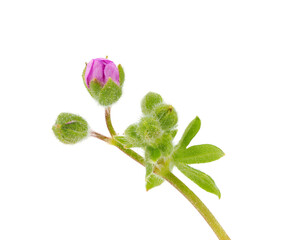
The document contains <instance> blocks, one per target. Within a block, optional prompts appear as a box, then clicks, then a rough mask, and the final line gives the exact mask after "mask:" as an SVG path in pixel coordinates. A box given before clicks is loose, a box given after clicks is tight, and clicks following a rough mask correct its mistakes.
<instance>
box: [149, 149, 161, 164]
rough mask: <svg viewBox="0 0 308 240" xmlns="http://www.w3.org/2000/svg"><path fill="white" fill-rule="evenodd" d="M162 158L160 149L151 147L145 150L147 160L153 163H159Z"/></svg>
mask: <svg viewBox="0 0 308 240" xmlns="http://www.w3.org/2000/svg"><path fill="white" fill-rule="evenodd" d="M160 156H161V152H160V151H159V149H158V148H154V147H151V146H147V147H146V148H145V158H146V159H150V160H152V161H157V159H159V158H160Z"/></svg>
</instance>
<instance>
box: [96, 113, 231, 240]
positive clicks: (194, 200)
mask: <svg viewBox="0 0 308 240" xmlns="http://www.w3.org/2000/svg"><path fill="white" fill-rule="evenodd" d="M105 114H106V115H105V117H106V123H107V127H108V129H109V132H110V134H111V136H114V135H116V133H115V130H114V128H113V126H112V123H111V118H110V108H106V111H105ZM91 135H92V136H93V137H96V138H98V139H100V140H103V141H105V142H107V143H109V144H112V145H114V146H116V147H117V148H118V149H120V150H121V151H122V152H124V153H125V154H126V155H128V156H129V157H131V158H132V159H134V160H135V161H136V162H138V163H139V164H141V165H143V166H145V160H144V158H143V157H142V156H140V155H139V154H138V153H136V152H135V151H133V150H131V149H128V148H125V147H124V146H123V145H122V144H121V143H119V142H117V141H116V140H115V139H113V138H108V137H105V136H103V135H101V134H99V133H96V132H92V133H91ZM155 173H156V174H157V175H160V176H161V177H162V178H164V179H165V180H166V181H168V182H169V183H170V184H171V185H172V186H174V187H175V188H176V189H177V190H178V191H179V192H180V193H182V194H183V196H184V197H186V199H187V200H188V201H189V202H190V203H191V204H192V205H193V206H194V207H195V208H196V209H197V210H198V212H199V213H200V214H201V216H202V217H203V218H204V219H205V221H206V222H207V223H208V224H209V226H210V227H211V228H212V230H213V231H214V233H215V234H216V236H217V237H218V239H219V240H230V238H229V236H228V235H227V233H226V232H225V230H224V229H223V228H222V226H221V225H220V224H219V222H218V221H217V220H216V218H215V217H214V215H213V214H212V213H211V212H210V210H209V209H208V208H207V207H206V206H205V205H204V203H203V202H202V201H201V200H200V199H199V198H198V197H197V195H196V194H195V193H194V192H193V191H191V190H190V189H189V188H188V187H187V186H186V185H185V184H184V183H183V182H182V181H181V180H180V179H178V178H177V177H176V176H175V175H174V174H172V173H171V172H170V171H167V172H164V173H161V172H159V171H155Z"/></svg>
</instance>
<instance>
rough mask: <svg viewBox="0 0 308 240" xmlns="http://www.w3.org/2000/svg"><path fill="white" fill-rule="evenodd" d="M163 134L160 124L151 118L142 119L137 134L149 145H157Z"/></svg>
mask: <svg viewBox="0 0 308 240" xmlns="http://www.w3.org/2000/svg"><path fill="white" fill-rule="evenodd" d="M161 132H162V130H161V127H160V124H159V122H158V121H157V120H156V119H155V118H153V117H151V116H146V117H143V118H141V120H140V122H139V125H138V128H137V134H138V135H139V136H140V137H141V139H142V140H143V141H144V143H146V144H149V145H151V144H153V143H155V141H156V140H157V139H158V138H159V137H160V136H161Z"/></svg>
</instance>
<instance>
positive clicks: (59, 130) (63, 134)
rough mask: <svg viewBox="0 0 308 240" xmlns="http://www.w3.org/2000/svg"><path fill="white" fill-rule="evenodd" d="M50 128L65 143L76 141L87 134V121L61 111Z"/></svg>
mask: <svg viewBox="0 0 308 240" xmlns="http://www.w3.org/2000/svg"><path fill="white" fill-rule="evenodd" d="M52 130H53V132H54V134H55V135H56V137H57V138H58V139H59V140H60V141H61V142H63V143H65V144H74V143H77V142H79V141H81V140H83V139H84V138H86V137H87V136H88V135H89V126H88V123H87V122H86V121H85V120H84V119H83V118H82V117H80V116H78V115H75V114H71V113H61V114H60V115H59V116H58V118H57V120H56V123H55V124H54V125H53V127H52Z"/></svg>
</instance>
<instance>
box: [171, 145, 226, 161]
mask: <svg viewBox="0 0 308 240" xmlns="http://www.w3.org/2000/svg"><path fill="white" fill-rule="evenodd" d="M224 155H225V154H224V152H223V151H222V150H221V149H220V148H218V147H216V146H214V145H211V144H202V145H196V146H192V147H189V148H187V149H181V150H178V151H176V152H175V154H174V155H173V159H174V161H175V162H181V163H186V164H193V163H207V162H212V161H215V160H218V159H219V158H221V157H223V156H224Z"/></svg>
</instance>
